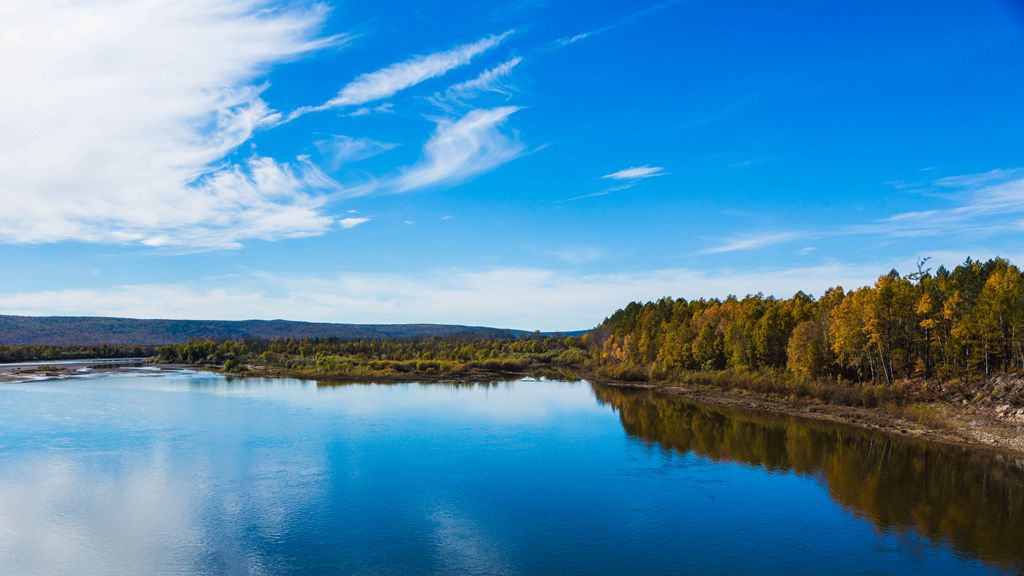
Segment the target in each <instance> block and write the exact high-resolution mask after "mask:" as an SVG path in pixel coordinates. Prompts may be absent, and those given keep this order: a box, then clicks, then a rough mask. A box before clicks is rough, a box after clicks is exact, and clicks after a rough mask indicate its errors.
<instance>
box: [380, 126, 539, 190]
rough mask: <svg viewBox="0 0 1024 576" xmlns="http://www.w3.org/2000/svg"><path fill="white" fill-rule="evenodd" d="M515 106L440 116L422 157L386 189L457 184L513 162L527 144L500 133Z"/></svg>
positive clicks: (413, 188) (390, 182) (409, 188)
mask: <svg viewBox="0 0 1024 576" xmlns="http://www.w3.org/2000/svg"><path fill="white" fill-rule="evenodd" d="M518 110H519V108H518V107H515V106H502V107H498V108H479V109H476V110H472V111H470V112H469V113H467V114H465V115H464V116H462V117H460V118H458V119H454V120H452V119H441V120H439V121H438V124H437V128H436V129H435V130H434V134H433V135H432V136H431V137H430V139H429V140H428V141H427V143H426V144H425V145H424V146H423V158H422V159H421V160H420V161H419V162H417V163H416V164H414V165H412V166H410V167H408V168H405V169H404V170H402V171H401V172H400V173H399V174H398V176H396V177H395V178H393V179H392V180H390V181H389V182H388V183H387V184H386V185H385V189H386V190H388V191H391V192H409V191H412V190H417V189H420V188H427V187H430V186H436V185H441V184H456V183H459V182H462V181H465V180H467V179H469V178H471V177H473V176H476V175H478V174H481V173H483V172H487V171H490V170H493V169H494V168H497V167H498V166H501V165H502V164H505V163H507V162H510V161H512V160H514V159H516V158H518V157H519V156H520V155H522V154H523V152H524V151H525V145H524V144H523V143H522V142H521V141H519V140H518V139H517V138H515V137H513V136H508V135H506V134H504V133H502V132H501V127H502V125H503V124H504V123H505V121H506V120H507V119H508V117H509V116H511V115H512V114H514V113H515V112H517V111H518Z"/></svg>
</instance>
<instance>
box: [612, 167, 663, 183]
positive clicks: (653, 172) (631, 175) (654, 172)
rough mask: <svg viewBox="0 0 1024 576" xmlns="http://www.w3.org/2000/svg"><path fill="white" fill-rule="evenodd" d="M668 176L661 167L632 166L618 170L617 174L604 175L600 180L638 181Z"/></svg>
mask: <svg viewBox="0 0 1024 576" xmlns="http://www.w3.org/2000/svg"><path fill="white" fill-rule="evenodd" d="M665 174H668V172H665V169H664V168H662V167H661V166H648V165H644V166H632V167H630V168H625V169H623V170H619V171H618V172H612V173H611V174H605V175H604V176H601V178H610V179H612V180H639V179H641V178H654V177H655V176H664V175H665Z"/></svg>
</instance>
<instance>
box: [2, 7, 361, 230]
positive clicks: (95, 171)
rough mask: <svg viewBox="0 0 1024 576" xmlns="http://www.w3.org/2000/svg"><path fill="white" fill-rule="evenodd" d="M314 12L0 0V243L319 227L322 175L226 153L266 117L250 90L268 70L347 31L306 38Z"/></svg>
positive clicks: (272, 114) (316, 24)
mask: <svg viewBox="0 0 1024 576" xmlns="http://www.w3.org/2000/svg"><path fill="white" fill-rule="evenodd" d="M271 8H273V9H271ZM326 14H327V12H326V9H325V8H324V6H323V5H321V4H300V5H290V6H284V7H282V6H280V5H277V4H273V5H272V3H271V2H268V1H267V0H234V1H232V2H227V3H225V2H221V1H217V0H193V1H190V2H174V1H171V0H146V1H141V2H119V1H113V0H98V1H95V2H65V1H62V0H38V1H36V2H33V3H32V7H31V9H27V8H26V6H25V5H23V4H20V3H9V2H8V3H0V68H2V69H3V71H4V81H3V88H2V89H0V203H2V204H3V205H4V217H3V218H2V219H0V242H7V243H43V242H58V241H68V240H78V241H87V242H114V243H140V244H146V245H151V246H162V247H173V246H191V247H237V246H238V245H239V243H240V242H241V241H243V240H245V239H249V238H263V239H268V240H271V239H279V238H288V237H294V236H303V235H311V234H320V233H322V232H323V231H325V230H326V229H327V227H328V226H329V225H330V222H331V220H330V218H328V217H326V216H325V215H324V214H323V200H322V197H321V192H322V191H323V190H325V189H329V188H331V187H333V186H334V183H332V182H331V181H330V180H329V179H328V178H326V177H325V176H324V175H323V174H322V173H320V172H319V171H318V170H316V169H315V168H313V167H312V166H311V165H309V164H308V162H307V161H305V160H301V159H300V160H294V161H292V160H289V161H286V162H282V161H278V160H274V159H271V158H264V157H252V158H250V159H249V160H248V161H245V162H241V163H228V164H225V157H226V155H227V154H229V153H230V152H232V151H234V150H236V149H237V148H238V147H239V146H240V145H241V144H243V143H245V142H246V141H248V140H249V138H250V137H251V136H252V134H253V132H254V131H255V130H257V129H260V128H263V127H266V126H269V125H272V124H274V123H275V122H277V121H278V120H279V118H280V115H279V114H278V113H277V112H276V111H274V110H273V109H271V108H270V107H269V106H268V105H267V103H266V102H264V101H263V99H262V98H261V94H262V92H263V90H264V89H265V88H266V85H265V84H264V83H263V82H262V80H261V78H262V77H263V75H264V74H265V73H266V72H267V71H268V69H269V68H270V67H272V66H274V65H275V64H279V63H282V62H286V61H289V60H292V59H294V58H296V57H299V56H301V55H304V54H307V53H309V52H311V51H314V50H319V49H322V48H325V47H328V46H337V45H340V44H342V43H344V42H345V41H346V37H344V36H331V37H322V36H319V35H318V34H319V32H318V31H319V29H320V27H321V25H322V24H323V22H324V20H325V18H326ZM211 54H215V55H216V57H215V58H211V57H210V55H211ZM154 71H159V72H158V73H155V72H154Z"/></svg>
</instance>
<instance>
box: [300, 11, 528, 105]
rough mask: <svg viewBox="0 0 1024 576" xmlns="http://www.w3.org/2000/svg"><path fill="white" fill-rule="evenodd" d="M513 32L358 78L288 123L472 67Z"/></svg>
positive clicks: (388, 96)
mask: <svg viewBox="0 0 1024 576" xmlns="http://www.w3.org/2000/svg"><path fill="white" fill-rule="evenodd" d="M512 33H513V30H509V31H507V32H504V33H502V34H497V35H493V36H487V37H486V38H481V39H480V40H477V41H476V42H472V43H469V44H462V45H460V46H456V47H455V48H452V49H450V50H445V51H443V52H435V53H433V54H427V55H425V56H416V57H414V58H410V59H409V60H405V61H403V62H398V63H395V64H392V65H390V66H387V67H385V68H382V69H380V70H377V71H375V72H368V73H366V74H362V75H360V76H358V77H357V78H356V79H355V80H353V81H352V82H350V83H348V84H346V85H345V86H344V87H343V88H342V89H341V90H340V91H338V94H337V95H336V96H335V97H333V98H331V99H330V100H328V101H327V102H324V103H323V104H320V105H318V106H304V107H302V108H299V109H297V110H295V111H294V112H292V113H291V114H289V115H288V120H293V119H295V118H298V117H299V116H302V115H305V114H308V113H310V112H319V111H323V110H330V109H332V108H341V107H347V106H361V105H363V104H368V103H370V102H375V101H378V100H383V99H385V98H390V97H391V96H394V95H395V94H397V93H398V92H401V91H402V90H405V89H407V88H411V87H413V86H415V85H417V84H420V83H422V82H424V81H426V80H430V79H431V78H437V77H438V76H443V75H444V74H446V73H448V72H449V71H451V70H453V69H455V68H459V67H461V66H465V65H466V64H469V63H470V62H471V61H472V60H473V58H474V57H476V56H478V55H480V54H482V53H484V52H486V51H488V50H490V49H491V48H494V47H495V46H497V45H498V44H500V43H501V42H502V41H503V40H504V39H505V38H508V36H509V35H511V34H512Z"/></svg>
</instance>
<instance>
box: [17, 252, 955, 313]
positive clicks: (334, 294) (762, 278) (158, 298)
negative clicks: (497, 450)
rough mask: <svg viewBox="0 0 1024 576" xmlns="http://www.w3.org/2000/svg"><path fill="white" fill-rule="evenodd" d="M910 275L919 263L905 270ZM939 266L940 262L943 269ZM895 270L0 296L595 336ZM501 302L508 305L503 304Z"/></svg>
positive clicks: (426, 276) (336, 279)
mask: <svg viewBox="0 0 1024 576" xmlns="http://www.w3.org/2000/svg"><path fill="white" fill-rule="evenodd" d="M901 264H902V266H903V267H904V268H906V269H910V268H911V267H912V266H913V262H912V261H908V262H905V263H901ZM936 265H937V263H936ZM892 266H893V263H891V262H885V263H873V264H865V265H849V264H840V263H833V264H824V265H818V266H804V267H797V268H790V269H772V268H750V269H745V270H742V271H734V270H719V271H714V272H708V271H699V270H690V269H685V268H671V269H660V270H651V271H645V272H636V273H623V274H578V273H572V272H569V271H565V270H551V269H540V268H496V269H487V270H476V271H474V270H461V269H441V270H434V271H431V272H426V273H418V274H413V273H405V274H398V273H396V274H373V273H355V272H342V273H338V274H324V275H316V276H295V275H275V274H256V275H253V276H249V277H236V278H233V279H231V280H229V281H225V282H219V283H218V284H217V286H216V287H211V286H210V284H209V283H208V282H196V283H194V284H169V285H167V284H157V285H129V286H116V287H111V288H101V289H68V290H53V291H40V292H25V293H8V294H3V293H0V311H3V313H7V314H27V315H49V314H62V315H104V316H108V315H109V316H128V317H136V318H156V317H159V318H218V319H229V320H230V319H235V320H240V319H246V318H268V317H269V316H268V315H272V316H273V317H275V318H289V319H293V320H310V321H326V322H357V323H392V322H434V323H458V324H474V325H489V326H500V327H513V328H523V329H528V330H533V329H539V330H570V329H579V328H589V327H592V326H594V325H596V324H597V323H599V322H600V321H601V320H602V319H603V318H605V317H606V316H608V315H609V314H611V313H612V312H614V311H615V310H616V309H618V308H621V307H622V306H624V305H626V304H627V303H629V302H631V301H633V300H652V299H657V298H660V297H662V296H669V295H670V296H677V297H679V296H682V297H686V298H698V297H711V296H718V297H724V296H726V295H728V294H739V295H743V294H747V293H757V292H764V293H765V294H772V295H776V296H791V295H792V294H793V293H795V292H796V291H797V290H804V291H806V292H812V293H815V294H821V293H822V291H823V290H824V289H825V288H827V287H829V286H833V285H835V284H842V285H843V286H844V287H846V288H852V287H857V286H861V285H864V284H869V283H872V282H874V280H875V278H876V277H877V275H878V274H879V273H880V271H885V270H888V269H889V268H891V267H892ZM496 302H500V303H501V305H500V306H496V305H495V303H496Z"/></svg>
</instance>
